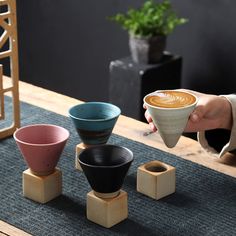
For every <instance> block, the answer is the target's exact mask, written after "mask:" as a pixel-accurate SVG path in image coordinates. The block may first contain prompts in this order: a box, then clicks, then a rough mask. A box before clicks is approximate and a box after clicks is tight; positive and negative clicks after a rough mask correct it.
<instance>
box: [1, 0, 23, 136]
mask: <svg viewBox="0 0 236 236" xmlns="http://www.w3.org/2000/svg"><path fill="white" fill-rule="evenodd" d="M0 7H1V8H6V9H7V10H6V11H1V12H0V27H1V29H2V34H1V35H0V50H1V51H0V59H5V58H9V61H10V80H11V85H9V83H8V84H6V83H4V77H5V76H4V75H3V66H2V65H0V122H1V120H4V119H5V114H4V113H5V108H4V95H5V94H6V93H9V92H10V93H11V95H12V105H13V112H12V116H13V117H12V121H13V122H12V124H11V125H10V126H9V127H4V128H2V129H0V138H5V137H8V136H10V135H12V134H13V132H14V131H15V130H16V129H17V128H18V127H20V102H19V69H18V41H17V20H16V0H0ZM6 43H8V44H9V47H8V49H7V50H3V47H4V45H5V44H6Z"/></svg>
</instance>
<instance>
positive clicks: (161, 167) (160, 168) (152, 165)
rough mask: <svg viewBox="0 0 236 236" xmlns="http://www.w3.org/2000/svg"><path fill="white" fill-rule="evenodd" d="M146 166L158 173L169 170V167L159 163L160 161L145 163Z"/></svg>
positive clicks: (148, 169) (147, 168)
mask: <svg viewBox="0 0 236 236" xmlns="http://www.w3.org/2000/svg"><path fill="white" fill-rule="evenodd" d="M144 168H145V169H146V170H147V171H150V172H156V173H158V172H165V171H167V168H166V167H165V166H164V165H162V164H159V163H150V164H147V165H145V166H144Z"/></svg>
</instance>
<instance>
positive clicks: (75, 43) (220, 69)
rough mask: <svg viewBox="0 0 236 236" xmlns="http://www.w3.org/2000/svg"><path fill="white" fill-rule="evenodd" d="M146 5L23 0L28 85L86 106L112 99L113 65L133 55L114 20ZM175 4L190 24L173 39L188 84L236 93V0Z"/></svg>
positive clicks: (114, 0) (22, 47) (21, 36)
mask: <svg viewBox="0 0 236 236" xmlns="http://www.w3.org/2000/svg"><path fill="white" fill-rule="evenodd" d="M143 2H144V1H141V0H126V1H123V0H103V1H94V0H86V1H80V0H40V1H38V0H17V19H18V43H19V63H20V64H19V65H20V80H22V81H26V82H29V83H32V84H34V85H38V86H41V87H44V88H47V89H50V90H53V91H56V92H60V93H62V94H65V95H69V96H71V97H75V98H78V99H80V100H83V101H92V100H101V101H107V100H108V99H109V98H108V96H109V89H108V86H109V64H110V62H111V61H113V60H116V59H119V58H123V57H127V56H129V48H128V35H127V32H126V31H124V30H122V29H121V27H120V26H118V25H117V24H115V23H114V22H111V21H109V20H108V19H107V17H109V16H112V15H114V14H116V13H118V12H125V11H127V9H128V8H129V7H134V8H136V7H139V6H140V5H142V4H143ZM157 2H158V1H157ZM171 3H172V5H173V6H174V8H175V10H176V11H177V12H178V13H179V15H180V16H181V17H186V18H188V19H189V22H188V23H187V24H185V25H182V26H179V27H177V28H176V30H175V31H174V32H173V33H172V34H171V35H170V36H169V37H168V41H167V50H168V51H169V52H171V53H172V54H176V55H180V56H181V57H182V60H183V61H182V73H181V87H183V88H190V89H194V90H198V91H202V92H208V93H216V94H225V93H232V92H235V90H236V66H235V62H236V24H235V22H236V14H235V9H236V1H233V0H214V1H212V0H204V1H201V0H181V1H177V0H172V1H171ZM157 79H158V78H157ZM156 89H158V88H153V90H156Z"/></svg>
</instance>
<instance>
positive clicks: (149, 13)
mask: <svg viewBox="0 0 236 236" xmlns="http://www.w3.org/2000/svg"><path fill="white" fill-rule="evenodd" d="M109 19H110V20H112V21H114V22H116V23H118V24H119V25H121V26H122V28H123V29H125V30H127V31H128V32H129V33H130V34H132V35H134V36H139V37H152V36H157V35H168V34H170V33H172V31H173V30H174V29H175V27H176V26H178V25H182V24H184V23H186V22H187V19H186V18H181V17H178V16H177V14H176V12H175V11H174V9H173V7H172V5H171V3H170V1H169V0H163V2H161V3H155V2H154V1H153V0H148V1H146V2H144V4H143V5H142V6H141V7H140V8H138V9H133V8H131V9H129V10H128V11H127V13H125V14H121V13H118V14H116V15H115V16H112V17H110V18H109Z"/></svg>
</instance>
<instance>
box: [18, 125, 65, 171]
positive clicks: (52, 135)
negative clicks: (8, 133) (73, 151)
mask: <svg viewBox="0 0 236 236" xmlns="http://www.w3.org/2000/svg"><path fill="white" fill-rule="evenodd" d="M13 137H14V139H15V141H16V143H17V146H18V147H19V149H20V151H21V154H22V156H23V157H24V159H25V161H26V163H27V165H28V167H29V168H30V170H31V171H32V172H33V173H34V174H36V175H49V174H51V173H53V172H54V170H55V167H56V165H57V163H58V161H59V159H60V156H61V153H62V151H63V149H64V147H65V144H66V142H67V140H68V138H69V131H68V130H66V129H64V128H62V127H60V126H56V125H50V124H34V125H28V126H24V127H22V128H19V129H17V130H16V131H15V132H14V134H13Z"/></svg>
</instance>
